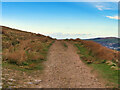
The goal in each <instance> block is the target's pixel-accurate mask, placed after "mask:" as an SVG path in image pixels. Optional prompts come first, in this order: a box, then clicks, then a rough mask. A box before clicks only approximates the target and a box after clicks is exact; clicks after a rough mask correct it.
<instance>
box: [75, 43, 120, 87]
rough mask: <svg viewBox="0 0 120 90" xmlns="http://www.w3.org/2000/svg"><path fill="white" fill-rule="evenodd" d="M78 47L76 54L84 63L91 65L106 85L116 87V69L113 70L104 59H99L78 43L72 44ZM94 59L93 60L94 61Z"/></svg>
mask: <svg viewBox="0 0 120 90" xmlns="http://www.w3.org/2000/svg"><path fill="white" fill-rule="evenodd" d="M74 45H75V46H76V47H77V48H78V54H79V55H80V58H81V59H82V61H83V62H84V63H86V64H87V65H88V66H89V67H91V68H92V69H93V70H92V71H93V72H97V73H98V75H97V76H98V78H103V79H104V80H105V81H106V86H112V87H117V85H118V70H114V69H112V68H111V66H110V65H108V64H106V63H105V62H106V60H100V59H98V60H97V58H96V57H95V56H94V55H93V54H92V53H91V52H90V51H89V50H88V49H87V48H85V47H84V45H82V44H80V43H76V44H74ZM94 61H95V62H94Z"/></svg>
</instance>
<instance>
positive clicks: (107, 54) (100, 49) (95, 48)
mask: <svg viewBox="0 0 120 90" xmlns="http://www.w3.org/2000/svg"><path fill="white" fill-rule="evenodd" d="M69 41H74V42H76V43H78V44H80V45H81V46H83V47H85V48H86V49H87V50H88V52H86V53H88V54H90V55H91V56H93V57H94V58H92V57H88V59H87V60H88V61H92V62H93V61H96V60H112V61H114V62H117V61H118V58H119V53H120V52H119V51H116V50H112V49H109V48H107V47H104V46H102V45H101V44H98V43H96V42H94V41H87V40H81V39H79V38H77V39H75V40H71V39H70V40H69ZM83 58H85V57H83ZM117 63H118V62H117Z"/></svg>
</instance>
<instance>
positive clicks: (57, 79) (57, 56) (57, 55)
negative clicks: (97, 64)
mask: <svg viewBox="0 0 120 90" xmlns="http://www.w3.org/2000/svg"><path fill="white" fill-rule="evenodd" d="M64 43H66V45H67V46H68V47H66V46H65V45H64ZM44 64H45V66H46V67H45V70H44V73H43V77H42V82H41V87H42V88H103V87H104V85H102V84H101V83H100V82H99V80H98V79H97V78H96V77H95V76H94V75H93V74H91V72H90V69H89V68H88V67H87V66H86V65H85V64H84V63H83V62H82V61H81V60H80V58H79V55H78V54H77V51H76V48H75V47H74V46H73V45H71V44H70V43H68V42H65V41H64V42H63V41H56V42H55V43H54V44H53V45H52V46H51V48H50V50H49V53H48V60H47V61H46V62H45V63H44Z"/></svg>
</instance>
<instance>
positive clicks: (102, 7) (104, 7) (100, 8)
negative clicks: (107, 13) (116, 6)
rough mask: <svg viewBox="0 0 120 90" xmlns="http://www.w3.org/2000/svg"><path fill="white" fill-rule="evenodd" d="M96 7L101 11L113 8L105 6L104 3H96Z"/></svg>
mask: <svg viewBox="0 0 120 90" xmlns="http://www.w3.org/2000/svg"><path fill="white" fill-rule="evenodd" d="M96 8H97V9H98V10H100V11H102V10H111V9H112V8H109V7H106V6H103V5H96Z"/></svg>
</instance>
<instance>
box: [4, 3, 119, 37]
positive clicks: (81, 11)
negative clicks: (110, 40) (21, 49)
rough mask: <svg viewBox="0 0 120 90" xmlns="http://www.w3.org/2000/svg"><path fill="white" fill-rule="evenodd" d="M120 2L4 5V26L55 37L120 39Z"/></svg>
mask: <svg viewBox="0 0 120 90" xmlns="http://www.w3.org/2000/svg"><path fill="white" fill-rule="evenodd" d="M118 20H119V17H118V3H117V2H104V3H102V2H2V25H4V26H8V27H12V28H17V29H21V30H24V31H30V32H35V33H41V34H44V35H49V36H51V37H54V38H82V39H85V38H95V37H109V36H116V37H117V36H118Z"/></svg>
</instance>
